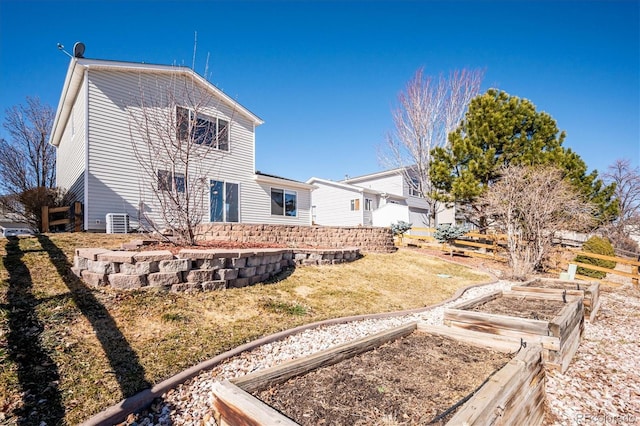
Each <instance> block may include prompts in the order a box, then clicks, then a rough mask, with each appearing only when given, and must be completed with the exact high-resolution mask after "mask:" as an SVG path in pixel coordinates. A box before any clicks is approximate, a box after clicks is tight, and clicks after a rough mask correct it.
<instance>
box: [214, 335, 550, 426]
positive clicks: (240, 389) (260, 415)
mask: <svg viewBox="0 0 640 426" xmlns="http://www.w3.org/2000/svg"><path fill="white" fill-rule="evenodd" d="M416 330H417V331H419V332H422V333H428V334H432V335H437V336H443V337H448V338H452V339H456V340H458V341H461V342H464V343H467V344H472V345H475V346H479V347H483V348H487V349H493V350H498V351H502V352H506V353H515V356H514V358H512V359H511V360H510V361H509V362H508V363H507V364H506V365H505V366H504V367H502V368H501V369H500V370H499V371H497V372H496V373H495V374H494V375H493V376H491V377H490V378H489V380H488V381H487V383H485V384H484V385H483V386H482V388H480V389H479V390H478V392H476V394H474V395H473V396H472V397H471V398H470V399H469V400H468V401H467V402H466V403H464V404H463V405H462V406H461V408H460V409H458V411H457V412H456V414H455V415H454V417H453V418H452V419H451V420H450V421H449V422H448V423H447V425H459V424H467V425H485V424H490V423H491V424H493V423H494V422H497V423H500V424H504V425H520V424H524V423H526V424H530V425H540V424H541V423H542V420H543V418H544V403H543V402H544V400H545V387H544V381H545V380H544V368H543V366H542V348H541V347H540V345H535V344H533V345H529V346H527V347H521V341H520V339H517V338H513V337H503V336H492V335H487V334H486V333H479V332H474V331H469V330H462V329H453V328H450V327H444V326H429V325H426V324H423V323H410V324H407V325H405V326H400V327H396V328H393V329H390V330H386V331H383V332H380V333H377V334H374V335H372V336H368V337H364V338H361V339H358V340H355V341H353V342H349V343H346V344H343V345H339V346H336V347H335V348H330V349H327V350H325V351H321V352H318V353H317V354H314V355H311V356H309V357H305V358H301V359H298V360H292V361H289V362H286V363H284V364H282V365H280V366H276V367H272V368H269V369H265V370H262V371H258V372H254V373H251V374H248V375H246V376H243V377H240V378H237V379H233V380H230V381H224V382H219V383H215V384H214V386H213V388H212V393H213V395H214V402H213V408H214V411H215V414H214V417H215V419H216V421H217V422H218V424H219V425H221V426H230V425H247V426H269V425H284V426H293V425H296V424H297V423H295V422H294V421H292V420H291V419H289V418H288V417H286V416H284V415H283V414H281V413H280V412H278V411H277V410H275V409H273V408H272V407H270V406H268V405H267V404H265V403H263V402H262V401H260V400H259V399H257V398H255V397H253V396H252V395H251V393H250V392H256V391H260V390H262V389H265V388H267V387H269V386H272V385H274V384H277V383H281V382H283V381H285V380H287V379H288V378H290V377H294V376H296V375H301V374H305V373H307V372H309V371H312V370H314V369H316V368H320V367H323V366H325V365H331V364H335V363H337V362H340V361H342V360H343V359H346V358H349V357H351V356H355V355H357V354H359V353H362V352H366V351H368V350H371V349H373V348H375V347H377V346H379V345H381V344H383V343H385V342H388V341H391V340H394V339H396V338H400V337H403V336H407V335H409V334H411V333H413V332H414V331H416ZM260 376H263V377H260Z"/></svg>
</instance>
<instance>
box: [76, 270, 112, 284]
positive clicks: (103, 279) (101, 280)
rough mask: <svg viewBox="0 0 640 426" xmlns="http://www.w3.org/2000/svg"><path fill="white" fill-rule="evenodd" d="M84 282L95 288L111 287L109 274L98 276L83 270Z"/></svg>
mask: <svg viewBox="0 0 640 426" xmlns="http://www.w3.org/2000/svg"><path fill="white" fill-rule="evenodd" d="M80 275H81V277H82V280H83V281H84V282H86V283H87V284H89V285H92V286H94V287H104V286H106V285H109V276H108V275H107V274H97V273H95V272H91V271H88V270H86V269H85V270H83V271H82V272H81V273H80Z"/></svg>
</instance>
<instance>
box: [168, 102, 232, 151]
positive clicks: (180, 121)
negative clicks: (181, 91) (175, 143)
mask: <svg viewBox="0 0 640 426" xmlns="http://www.w3.org/2000/svg"><path fill="white" fill-rule="evenodd" d="M176 133H177V136H178V140H182V141H186V140H191V141H193V142H195V143H197V144H199V145H206V146H210V147H212V148H215V149H219V150H221V151H229V122H228V121H226V120H223V119H221V118H213V117H207V116H205V115H202V114H196V113H195V112H193V111H192V110H190V109H188V108H184V107H181V106H178V107H176Z"/></svg>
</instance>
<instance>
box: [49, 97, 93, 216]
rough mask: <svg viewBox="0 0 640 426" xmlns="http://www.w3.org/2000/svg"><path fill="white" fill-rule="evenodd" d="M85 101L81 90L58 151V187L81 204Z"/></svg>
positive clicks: (82, 192) (82, 195)
mask: <svg viewBox="0 0 640 426" xmlns="http://www.w3.org/2000/svg"><path fill="white" fill-rule="evenodd" d="M85 99H86V96H85V92H84V90H80V92H79V93H78V96H77V97H76V99H75V102H74V105H73V109H72V111H71V116H70V117H69V120H68V121H67V123H66V126H65V129H64V132H63V135H62V139H61V141H60V145H59V146H58V148H57V149H56V186H57V187H59V188H63V189H65V190H67V191H68V193H69V195H70V197H71V200H72V201H80V202H81V203H82V202H84V168H85V131H84V129H85V124H86V123H85ZM72 127H74V128H75V131H73V130H72Z"/></svg>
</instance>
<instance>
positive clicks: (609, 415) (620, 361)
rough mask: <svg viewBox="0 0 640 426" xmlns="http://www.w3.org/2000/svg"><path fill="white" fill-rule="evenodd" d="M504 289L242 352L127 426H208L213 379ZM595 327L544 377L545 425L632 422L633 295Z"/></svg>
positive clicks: (637, 410)
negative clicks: (570, 357)
mask: <svg viewBox="0 0 640 426" xmlns="http://www.w3.org/2000/svg"><path fill="white" fill-rule="evenodd" d="M510 287H511V283H510V282H507V281H499V282H497V283H494V284H488V285H485V286H481V287H476V288H472V289H470V290H468V291H466V292H465V293H464V294H463V295H462V296H461V297H460V298H459V299H457V300H456V301H455V302H450V303H448V304H446V305H444V306H440V307H436V308H433V309H430V310H427V311H425V312H422V313H419V314H413V315H406V316H399V317H391V318H385V319H377V320H364V321H355V322H350V323H346V324H339V325H332V326H327V327H321V328H317V329H313V330H307V331H304V332H302V333H299V334H296V335H293V336H290V337H288V338H286V339H284V340H281V341H277V342H273V343H269V344H266V345H263V346H261V347H259V348H256V349H255V350H253V351H250V352H246V353H242V354H240V355H238V356H236V357H233V358H231V359H229V360H227V361H226V362H224V363H222V364H221V365H219V366H217V367H215V368H213V369H211V370H207V371H204V372H202V373H201V374H200V375H198V376H196V377H194V378H192V379H190V380H189V381H187V382H186V383H184V384H182V385H179V386H178V387H176V388H175V389H172V390H170V391H168V392H166V393H165V394H164V395H163V396H162V399H161V400H158V401H157V402H155V403H154V404H153V405H152V407H151V409H150V410H149V411H147V412H146V413H142V415H138V416H134V415H131V416H129V418H128V419H127V421H126V422H125V423H126V424H129V425H133V424H137V425H215V421H214V419H213V410H212V407H213V401H212V395H211V386H212V384H213V383H215V382H216V381H222V380H225V379H231V378H234V377H238V376H241V375H244V374H246V373H249V372H252V371H255V370H259V369H263V368H268V367H271V366H274V365H278V364H281V363H283V362H285V361H287V360H290V359H294V358H299V357H303V356H306V355H309V354H311V353H314V352H317V351H320V350H324V349H327V348H329V347H331V346H335V345H338V344H341V343H345V342H348V341H351V340H354V339H357V338H360V337H364V336H367V335H370V334H374V333H377V332H379V331H381V330H384V329H388V328H391V327H395V326H398V325H402V324H406V323H408V322H412V321H416V320H418V321H424V322H426V323H428V324H434V325H438V324H442V315H443V311H444V308H445V307H448V306H451V305H453V304H457V303H460V302H461V301H464V300H469V299H472V298H475V297H478V296H480V295H483V294H486V293H489V292H492V291H496V290H505V289H509V288H510ZM601 301H602V305H601V311H600V314H599V315H598V321H596V323H595V324H593V325H592V324H590V323H586V325H585V336H584V340H583V343H582V344H581V346H580V349H579V350H578V353H577V355H576V357H575V358H574V361H573V363H572V365H571V367H570V368H569V370H568V371H567V372H566V373H565V374H564V375H562V374H559V373H556V372H551V373H550V374H548V375H547V377H548V379H547V399H548V415H547V418H546V422H545V425H554V424H561V425H574V424H603V423H607V422H608V423H609V424H611V423H612V424H635V423H636V422H638V423H640V373H639V372H638V369H637V365H638V364H639V362H640V346H639V343H640V342H639V338H638V325H639V324H638V318H639V317H640V298H639V294H638V291H637V290H633V289H628V290H624V291H621V292H615V293H612V292H607V293H603V294H601Z"/></svg>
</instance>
